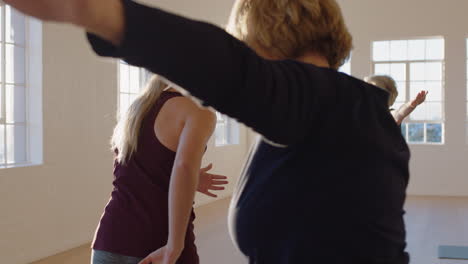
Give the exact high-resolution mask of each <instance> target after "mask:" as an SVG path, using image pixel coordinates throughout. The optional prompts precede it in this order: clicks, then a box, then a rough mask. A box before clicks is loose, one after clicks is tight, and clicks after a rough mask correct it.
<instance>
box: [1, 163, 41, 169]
mask: <svg viewBox="0 0 468 264" xmlns="http://www.w3.org/2000/svg"><path fill="white" fill-rule="evenodd" d="M42 165H44V163H42V162H41V163H19V164H8V165H0V170H2V169H15V168H26V167H38V166H42Z"/></svg>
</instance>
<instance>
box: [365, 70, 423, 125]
mask: <svg viewBox="0 0 468 264" xmlns="http://www.w3.org/2000/svg"><path fill="white" fill-rule="evenodd" d="M364 80H365V81H366V82H368V83H370V84H373V85H375V86H377V87H380V88H382V89H384V90H386V91H387V92H388V93H389V94H390V95H389V97H388V107H389V108H390V112H391V113H392V116H393V118H394V119H395V122H397V124H398V125H401V123H403V120H405V118H406V117H408V116H409V115H410V114H411V113H412V112H413V111H414V110H415V109H416V107H418V106H419V105H420V104H422V103H424V101H426V96H427V93H428V91H420V92H419V93H418V94H417V95H416V98H414V99H413V100H411V101H410V102H407V103H405V104H403V105H402V106H400V107H399V108H398V109H392V108H391V107H392V105H393V104H394V103H395V100H396V98H397V97H398V90H397V87H396V82H395V80H394V79H393V78H392V77H390V76H388V75H372V76H369V77H366V78H365V79H364Z"/></svg>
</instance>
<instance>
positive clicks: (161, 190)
mask: <svg viewBox="0 0 468 264" xmlns="http://www.w3.org/2000/svg"><path fill="white" fill-rule="evenodd" d="M215 123H216V120H215V115H214V114H213V112H211V111H209V110H206V109H201V108H199V107H198V106H197V105H196V104H195V103H194V102H193V101H191V100H190V99H188V98H186V97H184V96H182V95H181V94H180V93H178V92H177V91H175V90H174V89H171V88H170V87H168V86H167V85H166V84H164V82H162V81H161V80H160V79H159V78H158V77H156V76H154V77H152V79H151V80H150V81H149V83H148V85H147V87H146V88H145V89H144V91H143V92H142V93H141V94H140V95H139V96H138V98H136V100H135V101H134V102H133V103H132V105H131V106H130V108H129V109H128V111H127V112H126V114H125V115H123V116H122V117H121V118H120V120H119V122H118V124H117V126H116V128H115V131H114V135H113V137H112V149H113V150H115V151H116V160H115V169H114V176H115V180H114V183H113V184H114V190H113V192H112V197H111V199H110V201H109V203H108V204H107V206H106V209H105V211H104V214H103V215H102V217H101V221H100V224H99V226H98V228H97V231H96V235H95V239H94V242H93V245H92V247H93V256H92V264H113V263H115V264H136V263H138V262H140V261H141V260H142V259H143V258H144V257H146V256H148V255H149V254H150V253H152V252H153V251H156V250H159V251H158V252H166V251H170V252H171V254H168V256H167V261H169V263H176V262H175V261H176V260H178V262H177V263H180V264H197V263H199V261H198V255H197V250H196V247H195V244H194V240H195V236H194V233H193V220H194V218H195V215H194V212H193V208H192V204H193V199H194V195H195V191H196V190H197V187H198V191H200V192H202V193H205V194H207V195H210V196H214V194H213V193H211V192H210V190H222V189H223V187H221V186H220V185H224V184H226V183H227V182H226V181H224V179H225V177H224V176H219V175H212V174H208V173H207V171H208V170H209V169H210V168H211V165H210V166H209V167H207V168H204V169H202V170H201V173H200V175H201V177H202V178H201V179H200V180H199V168H200V164H201V159H202V156H203V153H204V152H205V150H206V143H207V141H208V139H209V138H210V136H211V134H212V133H213V129H214V126H215Z"/></svg>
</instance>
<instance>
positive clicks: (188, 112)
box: [166, 96, 216, 123]
mask: <svg viewBox="0 0 468 264" xmlns="http://www.w3.org/2000/svg"><path fill="white" fill-rule="evenodd" d="M166 107H167V108H168V110H170V111H171V112H172V113H175V114H177V115H179V116H181V117H182V116H183V117H185V118H186V119H188V118H190V119H197V120H204V121H205V122H209V123H211V122H216V114H215V113H214V112H213V111H212V110H210V109H208V108H205V107H200V106H199V105H198V104H197V103H195V102H194V101H193V100H192V99H190V98H187V97H185V96H178V97H174V98H172V99H170V100H168V101H167V102H166Z"/></svg>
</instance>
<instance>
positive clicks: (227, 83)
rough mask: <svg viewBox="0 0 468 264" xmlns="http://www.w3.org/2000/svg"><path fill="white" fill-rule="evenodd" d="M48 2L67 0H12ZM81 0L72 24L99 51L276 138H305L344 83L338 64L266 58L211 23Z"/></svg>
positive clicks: (115, 1) (115, 0)
mask: <svg viewBox="0 0 468 264" xmlns="http://www.w3.org/2000/svg"><path fill="white" fill-rule="evenodd" d="M44 1H52V2H57V3H61V2H66V1H67V0H35V1H29V0H8V2H9V3H11V4H15V3H17V4H18V5H17V6H18V7H21V8H22V10H29V13H30V14H35V13H34V12H31V11H30V9H28V8H26V7H25V5H26V6H32V5H35V3H36V2H44ZM68 1H71V2H76V1H78V0H68ZM81 1H86V2H87V6H88V7H87V9H86V10H87V12H85V11H81V12H74V13H75V14H74V17H78V18H74V19H73V21H72V23H74V24H77V25H79V26H81V27H84V28H85V29H87V30H88V31H89V32H93V33H95V34H96V35H90V41H91V43H92V45H93V48H94V50H95V51H96V52H97V53H98V54H99V55H102V56H112V57H119V58H123V59H125V60H126V61H127V62H128V63H130V64H133V65H136V66H141V67H145V68H147V69H149V70H151V71H153V72H155V73H157V74H160V75H162V76H164V77H165V78H167V79H168V80H169V81H171V82H173V83H175V84H177V85H178V86H179V87H183V88H184V89H185V90H187V91H189V92H190V93H191V94H192V95H193V96H195V97H197V98H199V99H201V100H202V101H203V103H204V104H206V105H209V106H212V107H214V108H215V109H217V110H218V111H220V112H223V113H225V114H227V115H229V116H231V117H233V118H235V119H238V120H239V121H241V122H242V123H245V124H246V125H247V126H249V127H252V128H253V129H254V130H256V131H257V132H259V133H260V134H262V135H263V136H265V137H266V138H267V139H269V140H271V141H273V142H275V143H279V144H283V145H288V144H293V143H295V142H298V141H301V140H302V139H303V138H304V137H305V135H307V134H308V133H309V132H310V130H311V129H312V124H313V121H314V120H315V117H316V116H317V115H316V113H317V112H318V111H319V108H320V106H319V103H322V102H323V99H324V98H330V96H329V95H331V94H333V93H335V91H334V90H333V89H335V88H336V86H337V85H340V84H338V83H337V78H334V77H335V76H334V75H337V74H338V73H336V72H335V71H332V70H327V69H323V68H318V67H314V66H312V65H307V64H303V63H299V62H296V61H269V60H264V59H262V58H261V57H259V56H257V55H256V54H255V53H254V52H253V51H252V50H251V49H250V48H248V47H247V46H246V45H244V44H243V43H242V42H241V41H239V40H237V39H235V38H234V37H232V36H231V35H229V34H228V33H226V32H225V31H224V30H222V29H220V28H218V27H215V26H213V25H210V24H207V23H203V22H198V21H194V20H190V19H186V18H183V17H180V16H176V15H173V14H170V13H167V12H164V11H162V10H159V9H156V8H150V7H147V6H144V5H140V4H138V3H135V2H133V1H129V0H122V2H120V0H100V1H95V0H92V1H90V0H81ZM19 3H23V5H20V4H19ZM103 3H107V5H105V4H103ZM56 5H60V4H56ZM72 13H73V12H72ZM36 15H37V14H36ZM87 16H88V17H89V19H86V17H87ZM103 17H106V18H107V19H103ZM98 36H99V37H98ZM341 85H342V86H346V84H341Z"/></svg>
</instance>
